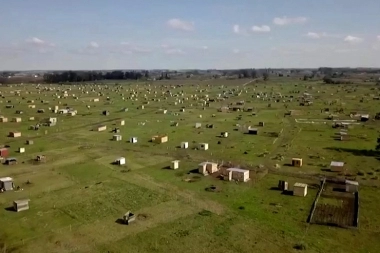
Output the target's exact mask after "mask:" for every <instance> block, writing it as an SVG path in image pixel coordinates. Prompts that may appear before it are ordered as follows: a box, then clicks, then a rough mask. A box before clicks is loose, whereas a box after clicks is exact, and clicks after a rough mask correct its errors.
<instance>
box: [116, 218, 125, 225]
mask: <svg viewBox="0 0 380 253" xmlns="http://www.w3.org/2000/svg"><path fill="white" fill-rule="evenodd" d="M115 223H117V224H120V225H126V224H125V223H124V220H123V219H120V218H119V219H117V220H116V221H115Z"/></svg>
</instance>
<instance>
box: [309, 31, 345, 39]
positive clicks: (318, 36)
mask: <svg viewBox="0 0 380 253" xmlns="http://www.w3.org/2000/svg"><path fill="white" fill-rule="evenodd" d="M305 36H306V37H308V38H310V39H321V38H341V37H342V36H341V35H337V34H328V33H325V32H321V33H316V32H308V33H307V34H306V35H305Z"/></svg>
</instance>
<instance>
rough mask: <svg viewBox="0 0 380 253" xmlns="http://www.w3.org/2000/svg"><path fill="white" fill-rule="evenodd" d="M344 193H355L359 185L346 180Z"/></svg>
mask: <svg viewBox="0 0 380 253" xmlns="http://www.w3.org/2000/svg"><path fill="white" fill-rule="evenodd" d="M345 183H346V192H350V193H355V192H358V191H359V183H358V182H357V181H351V180H346V181H345Z"/></svg>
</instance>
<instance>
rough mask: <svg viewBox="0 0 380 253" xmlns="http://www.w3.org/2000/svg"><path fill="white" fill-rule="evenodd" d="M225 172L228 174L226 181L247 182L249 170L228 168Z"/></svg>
mask: <svg viewBox="0 0 380 253" xmlns="http://www.w3.org/2000/svg"><path fill="white" fill-rule="evenodd" d="M226 171H227V173H228V181H232V180H235V181H239V182H247V181H248V180H249V170H244V169H239V168H229V169H227V170H226Z"/></svg>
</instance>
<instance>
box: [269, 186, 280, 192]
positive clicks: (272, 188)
mask: <svg viewBox="0 0 380 253" xmlns="http://www.w3.org/2000/svg"><path fill="white" fill-rule="evenodd" d="M269 190H271V191H281V189H280V188H278V187H275V186H273V187H271V188H269Z"/></svg>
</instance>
